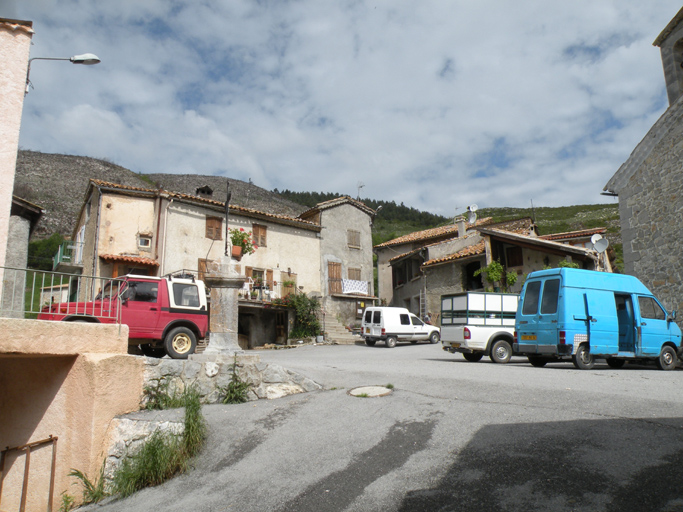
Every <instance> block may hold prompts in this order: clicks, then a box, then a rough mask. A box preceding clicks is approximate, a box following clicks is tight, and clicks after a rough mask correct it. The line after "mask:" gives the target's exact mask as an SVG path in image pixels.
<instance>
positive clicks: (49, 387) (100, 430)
mask: <svg viewBox="0 0 683 512" xmlns="http://www.w3.org/2000/svg"><path fill="white" fill-rule="evenodd" d="M0 329H1V330H2V331H3V333H4V336H3V337H2V339H1V340H0V410H1V411H2V414H1V415H0V446H1V447H3V448H5V447H8V446H9V447H15V446H21V445H24V444H27V443H30V442H34V441H38V440H42V439H46V438H48V437H49V436H50V435H52V436H56V437H58V441H57V464H56V478H55V494H54V500H53V503H52V509H53V510H57V509H58V508H59V502H60V494H61V493H62V492H63V491H68V492H70V493H73V488H72V487H71V484H72V481H73V479H72V478H69V477H68V476H67V475H68V473H69V471H70V470H71V468H76V469H80V470H81V471H84V472H85V473H86V474H88V475H89V476H90V477H95V476H96V475H97V474H98V471H99V469H100V464H101V463H102V457H103V450H104V448H105V445H106V441H107V440H106V432H107V429H108V428H109V425H110V422H111V421H112V419H113V418H114V417H115V416H117V415H120V414H125V413H128V412H132V411H135V410H137V409H138V408H139V400H140V396H141V394H142V382H143V380H142V376H143V368H142V364H143V358H136V357H134V356H129V355H127V354H126V352H127V340H128V328H127V327H126V326H121V327H120V328H119V327H118V326H115V325H101V324H85V323H75V324H72V323H59V322H44V321H37V320H14V319H0ZM51 454H52V452H51V449H50V448H49V447H44V448H40V449H37V450H36V451H35V452H32V453H31V464H30V468H31V471H30V489H31V492H30V495H29V499H28V506H27V510H28V511H33V510H36V511H37V510H45V509H46V506H47V497H48V491H49V475H50V463H51ZM24 460H25V457H24V455H23V454H20V455H17V452H11V453H10V454H9V455H8V458H7V461H6V466H5V469H6V472H7V474H6V478H5V482H4V484H3V492H2V506H3V510H18V509H19V502H20V497H21V485H22V479H23V474H24Z"/></svg>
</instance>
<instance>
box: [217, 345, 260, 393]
mask: <svg viewBox="0 0 683 512" xmlns="http://www.w3.org/2000/svg"><path fill="white" fill-rule="evenodd" d="M251 386H252V384H251V382H248V381H245V380H243V379H242V377H240V375H239V373H237V356H235V359H234V361H233V363H232V377H231V378H230V382H229V383H228V385H227V386H224V387H222V388H218V391H220V393H221V394H222V395H223V400H222V402H223V403H224V404H243V403H244V402H246V401H247V400H248V399H249V397H248V393H249V388H250V387H251Z"/></svg>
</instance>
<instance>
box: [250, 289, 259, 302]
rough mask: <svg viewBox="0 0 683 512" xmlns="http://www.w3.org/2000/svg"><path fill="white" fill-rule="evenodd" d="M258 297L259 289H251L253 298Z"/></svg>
mask: <svg viewBox="0 0 683 512" xmlns="http://www.w3.org/2000/svg"><path fill="white" fill-rule="evenodd" d="M257 297H258V291H257V290H252V291H251V298H252V300H255V299H256V298H257Z"/></svg>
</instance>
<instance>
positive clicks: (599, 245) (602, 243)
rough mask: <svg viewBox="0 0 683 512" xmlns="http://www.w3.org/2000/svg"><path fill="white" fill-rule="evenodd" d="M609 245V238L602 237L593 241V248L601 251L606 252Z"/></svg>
mask: <svg viewBox="0 0 683 512" xmlns="http://www.w3.org/2000/svg"><path fill="white" fill-rule="evenodd" d="M608 247H609V240H607V239H606V238H602V237H600V239H599V240H597V241H596V242H594V243H593V249H595V250H596V251H597V252H599V253H602V252H605V251H606V250H607V248H608Z"/></svg>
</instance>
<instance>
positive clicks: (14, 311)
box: [2, 215, 31, 318]
mask: <svg viewBox="0 0 683 512" xmlns="http://www.w3.org/2000/svg"><path fill="white" fill-rule="evenodd" d="M30 234H31V221H30V220H28V219H24V218H23V217H20V216H18V215H12V216H11V217H10V221H9V231H8V235H9V236H8V240H7V256H6V259H5V266H7V267H13V268H17V269H19V268H21V269H24V268H26V264H27V261H28V239H29V237H30ZM2 283H3V285H2V311H3V316H5V317H9V318H24V313H23V311H24V292H25V289H26V272H23V271H22V272H20V271H13V270H8V271H6V272H5V273H4V275H3V280H2Z"/></svg>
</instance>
